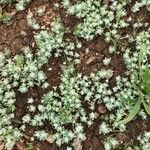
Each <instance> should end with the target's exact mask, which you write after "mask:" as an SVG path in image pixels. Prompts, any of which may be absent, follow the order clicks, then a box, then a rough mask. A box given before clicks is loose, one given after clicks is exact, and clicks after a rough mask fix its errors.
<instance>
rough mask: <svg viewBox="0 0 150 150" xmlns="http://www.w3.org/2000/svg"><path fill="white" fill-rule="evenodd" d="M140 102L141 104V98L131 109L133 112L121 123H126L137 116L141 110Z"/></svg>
mask: <svg viewBox="0 0 150 150" xmlns="http://www.w3.org/2000/svg"><path fill="white" fill-rule="evenodd" d="M140 104H141V100H138V102H137V103H136V104H135V105H134V106H133V108H132V109H131V112H130V113H129V115H128V116H127V117H126V118H125V119H124V120H122V121H121V122H120V123H121V124H126V123H128V122H130V121H131V120H132V119H133V118H134V117H135V116H136V114H137V113H138V112H139V110H140Z"/></svg>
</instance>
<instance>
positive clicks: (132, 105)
mask: <svg viewBox="0 0 150 150" xmlns="http://www.w3.org/2000/svg"><path fill="white" fill-rule="evenodd" d="M11 2H17V3H16V8H17V10H23V9H24V8H25V6H26V4H27V3H29V2H30V0H15V1H11V0H10V1H9V0H0V3H1V4H6V3H11ZM130 4H132V3H131V0H118V1H114V0H111V1H110V4H109V5H108V4H103V1H102V0H100V1H98V0H85V1H80V0H79V1H77V2H76V3H75V4H72V3H71V1H69V0H63V1H62V5H63V7H64V8H65V10H66V12H67V15H72V16H73V15H74V16H75V17H76V18H79V19H81V20H82V21H80V23H79V24H78V25H77V26H76V28H75V29H74V32H73V34H74V35H73V36H75V37H76V38H75V40H74V41H73V40H71V39H68V38H66V36H65V35H66V34H68V31H69V30H68V28H67V29H66V28H65V26H64V25H63V23H62V21H61V18H59V17H58V18H55V19H54V20H53V21H52V23H51V31H47V30H46V29H45V30H42V28H41V27H40V24H39V23H38V21H36V19H35V18H34V15H33V14H32V13H31V12H29V13H28V15H27V22H28V26H29V27H31V28H32V29H33V30H34V31H35V32H36V33H35V35H34V39H35V44H36V47H37V49H36V51H35V53H34V54H33V53H32V52H31V50H30V48H29V47H24V48H23V52H22V53H21V54H17V55H15V56H12V54H11V52H10V51H9V50H4V51H3V52H0V140H2V141H4V143H5V145H6V148H7V149H8V150H11V149H12V148H13V146H14V144H15V143H16V141H18V140H19V139H20V138H21V137H22V135H23V132H24V131H25V130H26V125H30V126H33V127H35V131H34V133H33V137H31V139H32V140H34V138H36V139H39V140H42V141H43V140H48V138H49V137H50V136H51V138H53V140H54V141H55V142H56V144H57V145H58V146H61V145H62V144H67V146H68V148H67V150H70V149H72V147H74V145H75V142H77V141H78V142H79V143H81V141H83V140H85V139H86V134H85V129H86V128H88V127H89V126H91V125H92V123H93V121H94V120H95V119H96V118H97V117H98V116H99V115H98V113H96V111H95V109H96V105H104V106H105V107H106V109H107V110H108V111H109V113H108V114H105V115H102V116H101V119H102V120H103V122H102V123H101V124H100V126H99V133H100V134H103V135H104V137H107V138H106V139H104V143H103V144H104V148H105V149H106V150H112V149H116V147H117V146H118V145H119V144H120V143H119V142H118V141H117V139H115V138H114V136H113V133H114V132H124V131H125V130H126V124H127V123H129V122H130V121H131V120H132V119H134V118H135V117H138V115H139V116H141V117H142V118H143V119H146V118H147V116H148V115H150V99H149V96H150V64H149V56H150V28H148V27H149V23H147V22H145V23H143V22H142V21H141V22H140V21H139V22H136V21H135V22H134V20H133V18H132V17H131V16H129V14H128V12H127V9H126V7H131V6H130ZM142 7H146V11H149V1H148V0H141V1H138V2H135V3H134V4H133V5H132V7H131V11H132V13H133V14H134V13H136V12H138V11H139V10H140V9H141V8H142ZM56 8H57V9H59V4H57V3H56V4H55V9H56ZM45 11H46V10H45V8H44V7H43V8H42V7H41V8H39V9H38V10H37V12H36V13H37V14H38V15H39V16H42V15H43V14H44V13H45ZM1 19H3V20H2V21H4V22H5V21H6V22H7V19H8V18H3V16H2V18H1ZM8 20H9V19H8ZM132 21H133V22H134V23H133V22H132ZM131 22H132V23H131ZM129 26H130V27H132V29H133V33H131V35H130V34H129V35H128V34H127V35H125V36H122V35H121V34H120V30H122V29H123V28H126V27H129ZM142 27H143V28H144V29H143V28H142ZM22 34H24V33H23V32H22ZM69 34H72V33H71V32H69ZM79 37H82V38H84V39H86V40H87V41H89V40H94V39H95V38H96V37H104V38H105V41H106V42H108V43H109V50H108V53H110V54H109V57H108V56H105V57H103V60H102V64H103V66H104V67H103V68H101V69H100V70H98V71H95V72H92V71H91V73H90V74H89V75H85V74H84V73H82V72H79V70H78V67H77V66H78V65H80V58H81V56H80V54H81V53H82V54H83V53H86V54H88V52H89V50H88V49H86V50H85V51H84V52H83V51H82V52H81V51H80V48H82V46H83V45H82V40H83V39H81V40H80V38H79ZM124 39H125V43H121V44H120V43H119V42H120V41H121V40H124ZM108 43H107V44H108ZM131 45H132V47H131ZM120 47H121V48H120ZM116 50H117V52H119V53H117V54H120V55H119V56H120V57H122V60H123V62H124V64H125V66H126V71H125V73H124V76H122V75H116V72H115V71H116V70H113V68H112V67H111V69H110V66H112V60H113V59H114V58H113V57H111V56H114V55H115V56H116V53H114V52H115V51H116ZM52 57H54V58H57V59H61V60H62V61H63V64H62V70H63V73H62V74H61V76H60V79H61V83H60V84H59V85H58V86H56V87H53V88H52V89H51V90H50V91H48V92H47V93H45V94H44V95H42V96H41V97H42V98H41V101H39V103H38V104H35V103H34V98H33V97H30V98H28V99H27V106H25V107H26V108H27V113H26V114H25V115H24V116H23V117H22V118H21V119H20V120H19V122H20V123H21V127H20V128H17V127H15V126H14V124H15V122H16V120H15V111H16V109H17V108H15V103H16V93H17V92H19V93H21V94H24V93H27V92H28V91H29V90H30V89H31V88H35V87H42V88H43V89H46V88H47V87H48V86H49V84H50V83H48V82H47V77H46V75H45V73H44V71H43V69H42V68H43V66H46V65H48V62H49V60H50V59H51V58H52ZM105 67H106V68H107V69H106V68H105ZM116 68H117V67H116ZM111 79H112V80H114V81H115V84H114V85H111V82H110V81H111ZM85 105H86V108H85ZM17 121H18V120H17ZM45 123H47V124H48V125H49V126H51V127H52V128H53V129H52V130H51V131H49V130H48V129H45V128H44V125H45ZM36 127H37V128H36ZM138 140H139V141H140V142H139V143H140V144H139V147H140V148H141V149H146V150H148V149H149V143H150V134H149V132H145V133H144V134H143V135H140V136H139V137H138Z"/></svg>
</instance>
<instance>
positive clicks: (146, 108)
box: [142, 100, 150, 115]
mask: <svg viewBox="0 0 150 150" xmlns="http://www.w3.org/2000/svg"><path fill="white" fill-rule="evenodd" d="M142 103H143V106H144V109H145V111H146V112H147V114H148V115H150V106H148V105H147V104H146V103H145V101H144V100H143V101H142Z"/></svg>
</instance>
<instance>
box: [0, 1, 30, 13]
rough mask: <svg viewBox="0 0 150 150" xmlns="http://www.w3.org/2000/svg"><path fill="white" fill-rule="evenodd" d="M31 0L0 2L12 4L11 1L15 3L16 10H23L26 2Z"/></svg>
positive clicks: (1, 2) (0, 2)
mask: <svg viewBox="0 0 150 150" xmlns="http://www.w3.org/2000/svg"><path fill="white" fill-rule="evenodd" d="M30 1H31V0H0V4H9V5H12V3H14V2H17V3H16V9H17V10H18V11H21V10H24V9H25V6H26V5H27V3H29V2H30Z"/></svg>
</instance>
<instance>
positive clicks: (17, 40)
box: [0, 0, 150, 150]
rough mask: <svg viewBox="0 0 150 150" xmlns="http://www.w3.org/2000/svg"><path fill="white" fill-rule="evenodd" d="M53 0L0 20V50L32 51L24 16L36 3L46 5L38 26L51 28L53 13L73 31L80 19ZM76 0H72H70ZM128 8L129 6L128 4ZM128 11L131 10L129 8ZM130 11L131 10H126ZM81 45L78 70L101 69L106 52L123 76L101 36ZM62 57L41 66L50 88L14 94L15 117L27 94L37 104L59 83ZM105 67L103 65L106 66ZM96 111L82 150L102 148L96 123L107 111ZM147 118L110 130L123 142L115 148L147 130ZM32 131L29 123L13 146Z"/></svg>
mask: <svg viewBox="0 0 150 150" xmlns="http://www.w3.org/2000/svg"><path fill="white" fill-rule="evenodd" d="M54 2H60V1H59V0H49V2H47V1H46V0H33V1H32V3H31V4H29V5H28V7H27V9H26V10H24V11H21V12H16V13H15V14H14V15H13V18H12V21H11V24H10V25H8V26H7V25H5V24H2V23H1V24H0V51H3V50H4V49H5V48H7V49H10V50H11V51H12V55H15V54H18V53H21V51H22V48H23V47H24V46H30V48H31V49H32V50H33V52H34V51H35V50H36V45H35V44H34V37H33V35H34V32H35V31H33V30H32V29H31V28H30V27H28V25H27V21H26V16H27V13H28V12H29V11H31V12H32V13H33V14H35V13H34V12H35V8H37V7H39V6H45V7H46V12H47V13H46V14H45V15H44V17H43V16H42V17H38V16H35V19H36V20H37V21H38V22H39V23H40V25H41V26H43V29H47V30H50V22H51V20H52V19H53V17H54V16H57V15H60V16H61V19H62V22H63V24H64V25H65V26H66V27H69V28H70V29H71V31H73V29H74V27H75V26H76V25H77V24H78V22H80V20H77V19H75V18H74V17H68V16H66V14H65V11H64V9H63V8H62V7H61V10H59V11H55V10H54V9H53V4H54ZM73 2H75V0H73ZM104 3H107V4H108V3H109V1H107V0H105V1H104ZM127 9H128V8H127ZM3 11H7V12H8V13H11V12H14V9H13V7H12V8H5V7H4V8H3ZM129 11H130V10H129ZM141 12H142V13H138V14H137V15H136V16H135V20H136V19H139V16H141V17H142V16H144V15H145V10H144V9H143V10H142V11H141ZM129 13H130V12H129ZM148 16H150V15H147V17H145V20H144V21H148V19H150V18H149V17H148ZM22 31H25V32H26V35H21V32H22ZM131 31H132V28H128V29H125V30H122V31H120V32H121V33H122V34H126V33H130V32H131ZM65 36H66V37H67V38H70V39H72V40H73V39H74V36H72V35H71V34H68V35H65ZM81 41H82V43H83V46H82V48H81V49H80V56H81V64H80V65H78V66H77V68H78V70H79V71H81V72H82V73H83V74H87V75H88V74H89V73H91V72H95V71H97V70H100V69H102V68H104V67H105V66H103V64H102V59H103V58H104V57H105V56H107V57H111V58H112V63H111V64H110V65H109V66H108V68H111V69H113V70H114V77H115V76H117V75H121V76H124V75H125V74H124V72H125V70H126V68H125V65H124V63H123V60H122V55H121V54H119V55H118V54H116V55H110V54H109V53H108V47H109V45H108V44H107V43H106V42H105V41H104V39H103V38H96V39H95V40H92V41H88V42H86V41H85V40H83V39H81ZM86 48H89V49H90V52H89V53H88V54H85V52H84V50H85V49H86ZM62 62H63V59H56V58H52V59H51V60H50V61H49V64H48V65H47V66H44V67H43V70H44V71H45V73H46V75H47V77H48V82H49V84H50V86H49V88H48V89H46V90H44V91H43V90H42V89H40V88H38V87H35V88H32V89H30V90H29V92H28V93H26V94H21V93H19V92H18V93H17V96H16V99H17V101H16V107H17V110H16V112H15V116H16V117H15V118H16V120H19V119H21V117H22V116H23V115H24V114H25V113H26V112H27V108H26V107H25V106H26V104H27V102H26V99H27V97H31V96H32V97H34V98H35V100H36V101H35V105H37V104H38V103H39V102H40V99H41V97H42V95H43V94H44V93H46V92H47V91H48V90H50V89H51V88H52V87H53V86H57V85H59V83H60V74H61V72H62V70H61V66H62ZM48 67H51V68H52V69H53V71H52V72H50V71H47V68H48ZM105 68H106V67H105ZM110 84H111V86H113V85H114V84H115V81H114V79H112V80H111V83H110ZM95 111H96V112H98V113H99V114H100V116H99V117H98V118H97V119H96V120H95V122H94V124H93V125H92V126H91V127H89V128H87V129H86V135H87V139H86V140H85V141H84V142H83V143H82V145H83V150H104V148H103V141H104V138H105V137H104V136H102V135H100V134H99V125H100V123H101V122H102V120H101V116H102V115H105V114H107V113H109V112H108V111H107V110H106V108H105V107H104V106H102V105H101V106H97V107H96V110H95ZM149 123H150V118H148V119H147V120H146V121H144V120H142V119H139V118H138V119H136V120H134V121H132V122H131V123H129V125H128V130H127V131H126V133H117V132H116V133H113V134H112V135H113V136H114V137H116V138H117V139H118V141H119V142H120V143H122V145H121V146H120V148H118V150H123V149H124V148H123V147H124V143H128V142H133V144H134V143H136V138H137V136H138V135H139V134H140V133H141V132H143V131H145V130H150V126H149ZM14 125H15V126H18V127H19V126H20V124H18V123H16V122H15V123H14ZM44 128H46V129H47V130H50V129H51V127H50V126H49V125H48V124H46V125H45V127H44ZM33 131H34V128H32V127H28V128H27V130H26V132H25V136H24V137H23V138H22V140H21V141H19V142H18V143H17V144H16V145H15V147H14V150H24V149H25V145H26V144H27V143H29V142H30V141H29V137H30V135H31V134H32V132H33ZM33 145H34V148H33V150H38V149H39V150H66V146H62V147H58V146H57V145H56V144H49V143H48V142H47V141H44V142H40V141H38V140H37V141H34V142H33Z"/></svg>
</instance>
